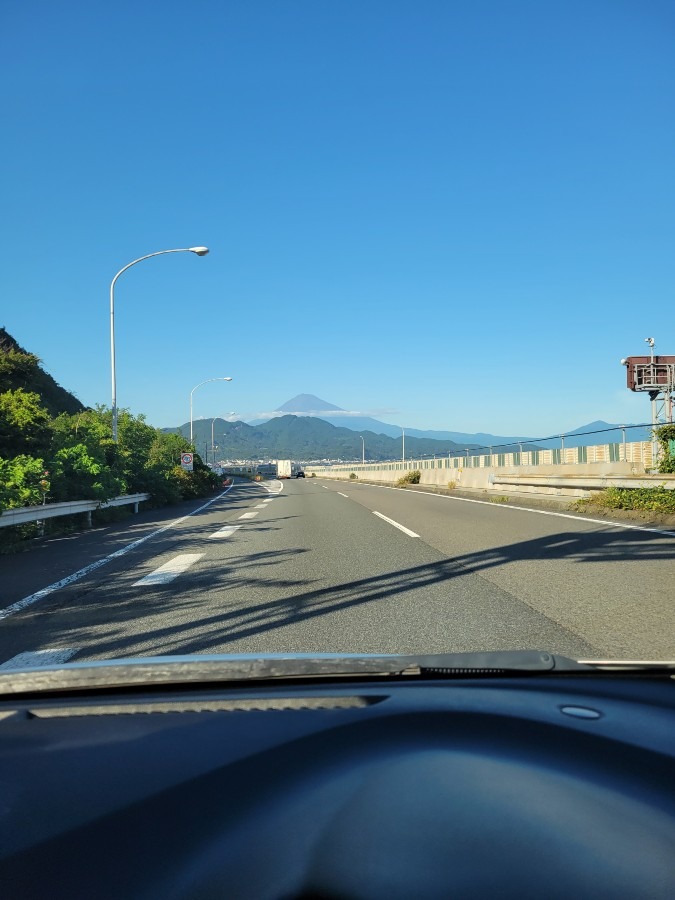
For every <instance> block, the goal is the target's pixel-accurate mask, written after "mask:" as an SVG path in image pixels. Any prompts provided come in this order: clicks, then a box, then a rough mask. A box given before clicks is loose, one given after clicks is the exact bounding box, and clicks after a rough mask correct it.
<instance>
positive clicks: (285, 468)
mask: <svg viewBox="0 0 675 900" xmlns="http://www.w3.org/2000/svg"><path fill="white" fill-rule="evenodd" d="M291 474H292V464H291V460H290V459H278V460H277V478H290V477H291Z"/></svg>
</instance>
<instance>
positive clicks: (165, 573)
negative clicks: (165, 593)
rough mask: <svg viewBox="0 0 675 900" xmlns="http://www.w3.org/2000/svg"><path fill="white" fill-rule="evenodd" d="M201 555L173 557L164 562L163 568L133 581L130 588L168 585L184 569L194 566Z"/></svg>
mask: <svg viewBox="0 0 675 900" xmlns="http://www.w3.org/2000/svg"><path fill="white" fill-rule="evenodd" d="M203 555H204V554H203V553H181V554H180V555H179V556H174V558H173V559H170V560H169V561H168V562H165V563H164V565H163V566H160V567H159V568H158V569H155V571H154V572H150V574H149V575H146V576H145V577H144V578H141V579H139V580H138V581H134V582H133V585H132V587H137V586H138V585H146V584H168V583H169V582H170V581H173V580H174V578H177V577H178V576H179V575H180V574H182V573H183V572H185V570H186V569H189V568H190V566H192V565H194V564H195V563H196V562H197V560H198V559H201V558H202V556H203Z"/></svg>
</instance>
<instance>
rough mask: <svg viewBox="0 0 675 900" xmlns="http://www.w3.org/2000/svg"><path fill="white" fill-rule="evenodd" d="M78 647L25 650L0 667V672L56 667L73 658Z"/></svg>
mask: <svg viewBox="0 0 675 900" xmlns="http://www.w3.org/2000/svg"><path fill="white" fill-rule="evenodd" d="M78 649H79V648H78V647H64V648H63V649H62V650H27V651H25V652H24V653H17V655H16V656H13V657H12V658H11V659H8V660H7V662H4V663H3V664H2V665H1V666H0V670H2V671H6V670H7V669H38V668H41V667H42V666H58V665H60V664H61V663H64V662H67V661H68V660H69V659H70V657H71V656H74V655H75V654H76V653H77V651H78Z"/></svg>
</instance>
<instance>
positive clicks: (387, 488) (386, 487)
mask: <svg viewBox="0 0 675 900" xmlns="http://www.w3.org/2000/svg"><path fill="white" fill-rule="evenodd" d="M323 486H324V485H322V487H323ZM359 486H360V487H374V488H380V489H382V490H385V491H400V492H401V493H404V494H407V495H408V496H409V497H413V496H415V495H418V496H423V497H435V498H436V500H454V501H455V503H480V504H481V506H491V507H492V509H503V510H508V509H515V510H518V511H519V512H529V513H536V515H538V516H557V517H558V518H559V519H574V520H575V521H577V522H592V523H593V524H594V525H607V526H609V527H610V528H628V529H630V530H631V531H649V532H652V533H653V534H665V535H666V537H675V531H666V530H665V529H663V528H649V526H647V525H626V524H625V523H624V522H611V521H609V520H607V519H591V518H589V517H588V516H574V515H572V514H571V513H560V512H553V511H552V510H549V509H532V508H531V507H529V506H512V505H511V504H510V503H492V502H491V501H490V500H472V499H471V498H470V497H445V496H444V495H443V494H434V493H432V492H431V491H429V492H428V493H427V492H426V491H406V489H405V488H397V487H391V486H390V485H388V484H367V485H366V484H361V485H359Z"/></svg>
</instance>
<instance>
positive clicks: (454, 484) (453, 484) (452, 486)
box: [448, 481, 457, 491]
mask: <svg viewBox="0 0 675 900" xmlns="http://www.w3.org/2000/svg"><path fill="white" fill-rule="evenodd" d="M456 487H457V482H456V481H449V482H448V490H449V491H454V489H455V488H456Z"/></svg>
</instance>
